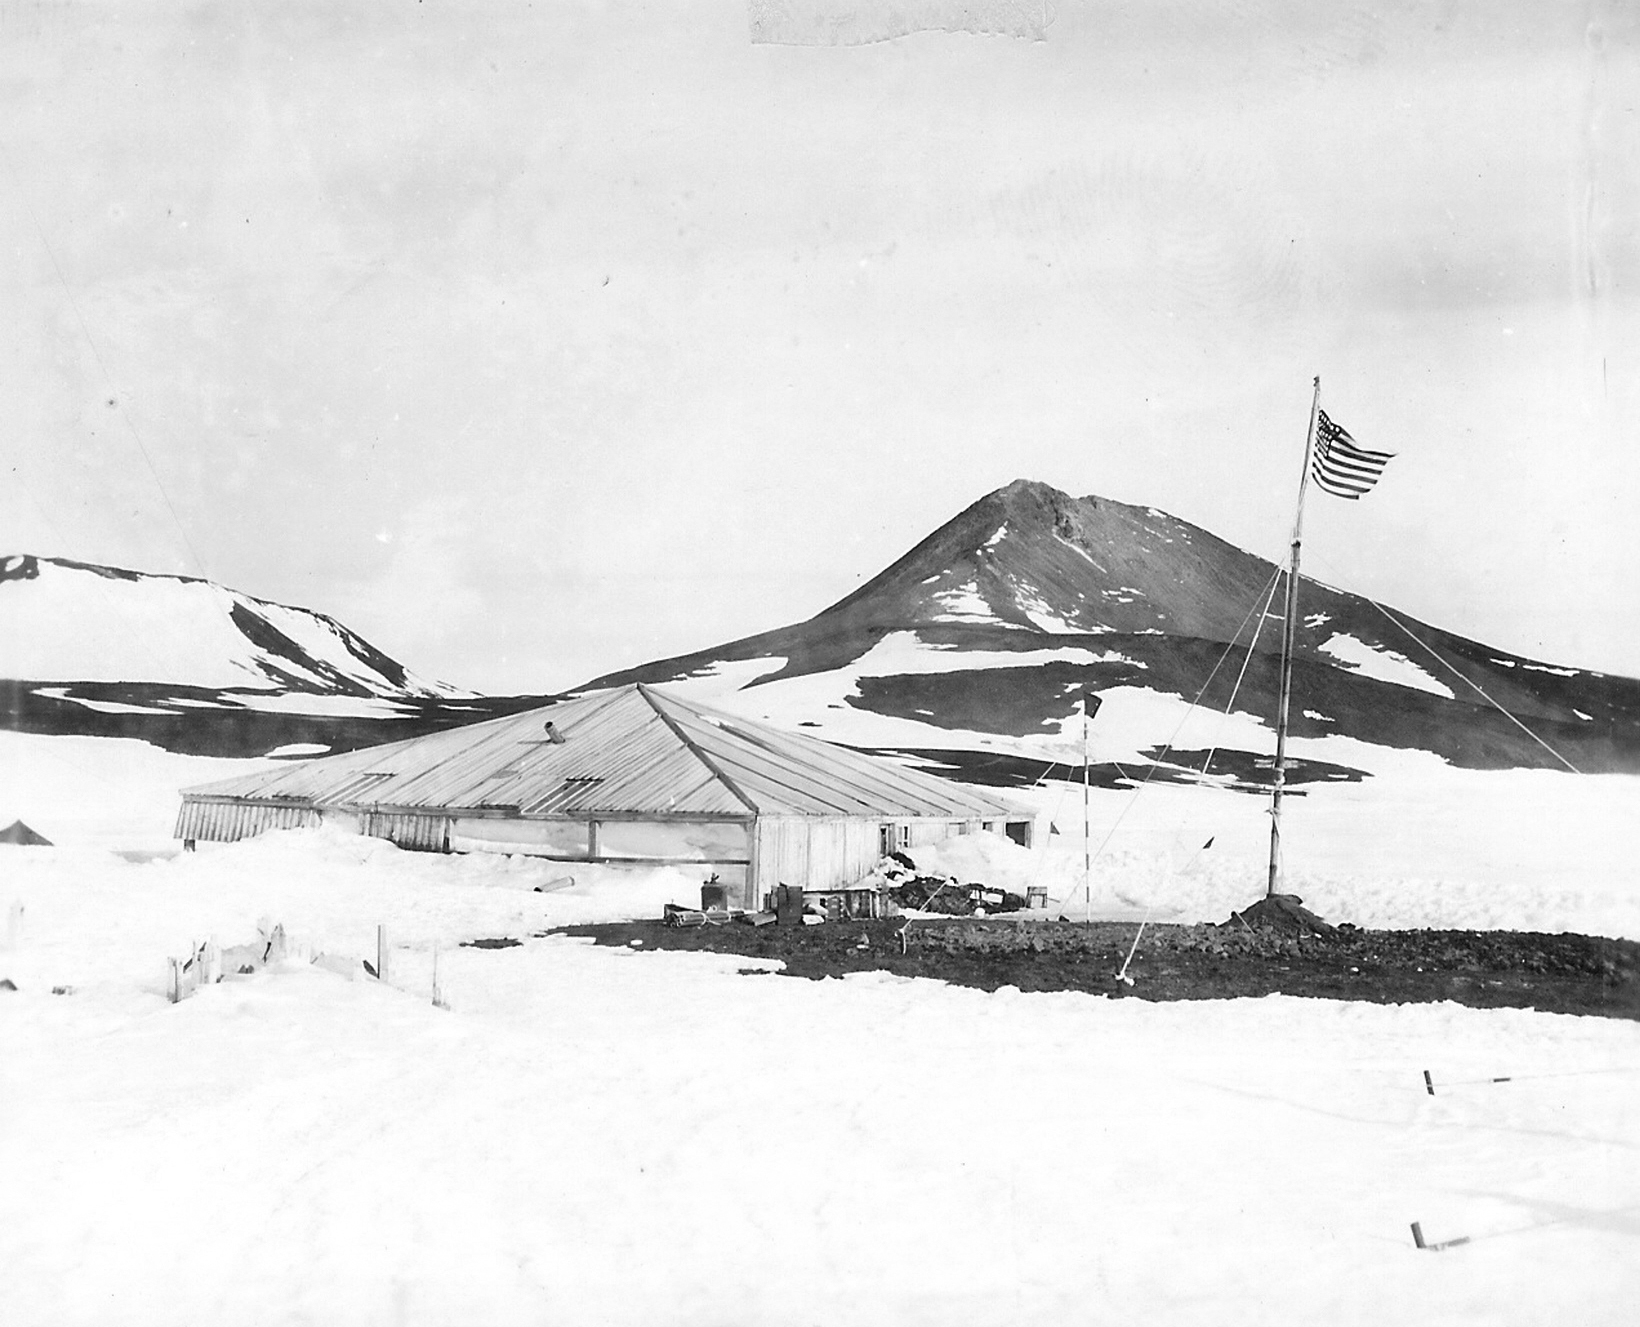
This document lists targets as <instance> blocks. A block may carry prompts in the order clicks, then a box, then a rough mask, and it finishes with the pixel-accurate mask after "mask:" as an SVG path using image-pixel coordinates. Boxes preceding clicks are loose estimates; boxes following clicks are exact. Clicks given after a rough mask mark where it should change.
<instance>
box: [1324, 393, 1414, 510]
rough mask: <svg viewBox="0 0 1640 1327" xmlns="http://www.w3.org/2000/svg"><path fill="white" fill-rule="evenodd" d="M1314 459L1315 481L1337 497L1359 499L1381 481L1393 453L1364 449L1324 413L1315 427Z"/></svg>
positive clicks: (1392, 457)
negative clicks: (1380, 477)
mask: <svg viewBox="0 0 1640 1327" xmlns="http://www.w3.org/2000/svg"><path fill="white" fill-rule="evenodd" d="M1315 444H1316V445H1315V457H1314V459H1313V460H1312V461H1311V462H1310V473H1311V474H1312V475H1314V476H1315V482H1316V483H1317V484H1319V485H1320V486H1321V487H1322V488H1324V489H1325V490H1326V491H1327V492H1329V493H1331V494H1332V495H1333V496H1334V497H1338V498H1350V499H1355V498H1359V497H1360V496H1361V495H1362V494H1363V493H1366V492H1368V491H1369V490H1370V489H1371V488H1372V486H1373V485H1374V484H1376V483H1377V482H1378V476H1379V475H1381V474H1383V473H1384V467H1385V466H1386V465H1388V464H1389V463H1390V461H1391V460H1393V459H1394V457H1395V453H1394V452H1375V451H1369V450H1368V449H1367V448H1365V447H1363V446H1362V445H1361V444H1360V443H1358V442H1357V441H1356V440H1355V439H1354V438H1352V437H1350V435H1349V434H1348V433H1347V432H1345V431H1344V430H1343V429H1341V428H1339V426H1338V425H1337V424H1335V423H1333V422H1332V420H1330V419H1328V418H1327V412H1326V411H1325V410H1323V411H1321V412H1320V414H1319V416H1318V418H1317V419H1316V425H1315Z"/></svg>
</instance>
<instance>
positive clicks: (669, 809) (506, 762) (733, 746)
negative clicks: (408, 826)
mask: <svg viewBox="0 0 1640 1327" xmlns="http://www.w3.org/2000/svg"><path fill="white" fill-rule="evenodd" d="M183 796H184V797H187V798H202V797H203V798H242V799H249V800H257V801H263V800H277V801H294V802H300V803H307V804H310V805H314V804H316V805H323V806H356V807H362V808H372V807H403V808H409V809H417V810H440V811H443V810H497V811H512V812H515V813H517V814H520V815H526V816H536V815H569V816H574V815H589V814H595V813H599V812H603V813H606V814H618V813H626V814H633V813H638V814H650V815H669V814H670V815H701V816H727V817H736V816H748V815H752V814H762V815H833V816H838V815H840V816H889V817H893V816H936V817H949V818H952V819H971V818H976V819H1003V818H1018V817H1019V816H1021V815H1023V814H1026V813H1025V812H1023V811H1022V810H1021V809H1020V808H1019V807H1017V806H1014V805H1013V804H1012V803H1009V802H1007V801H1004V800H1003V799H1001V798H999V797H995V796H993V795H991V794H989V793H986V792H981V791H980V790H978V789H974V788H970V787H967V786H965V785H963V784H959V783H952V782H949V781H948V780H945V779H941V778H937V777H935V776H933V775H930V774H922V773H919V772H918V771H915V770H909V769H905V768H902V767H901V766H899V765H895V764H892V763H890V762H889V761H886V760H881V759H878V758H877V757H875V756H867V755H862V754H860V753H859V752H857V751H850V750H848V749H847V748H846V747H840V746H836V745H834V744H832V743H830V742H824V741H821V740H820V739H818V738H814V737H807V736H802V735H799V734H796V733H789V732H786V731H784V730H782V729H779V728H775V727H773V726H771V725H769V724H764V723H757V722H755V721H753V720H750V719H742V718H739V717H737V716H735V715H730V714H724V713H722V712H720V711H717V710H712V709H708V708H707V707H706V706H704V705H697V704H695V703H693V702H691V701H685V700H683V699H681V698H679V697H677V696H673V695H668V694H666V693H664V692H661V691H657V690H656V689H654V688H653V687H649V686H645V685H643V684H641V683H640V684H638V685H634V686H627V687H621V688H618V689H616V690H613V691H605V692H598V693H595V694H593V695H588V696H582V697H580V698H578V699H575V700H568V701H562V702H560V703H559V704H556V705H549V706H547V707H545V708H543V709H536V710H529V711H526V712H525V713H522V714H513V715H508V716H507V717H506V718H503V719H490V720H486V721H485V722H483V723H475V724H468V725H466V726H464V727H461V728H451V729H447V730H445V731H444V732H439V733H430V734H428V735H427V736H425V737H413V738H409V739H408V740H406V741H402V742H390V743H388V744H387V745H385V746H378V747H370V748H367V749H365V750H362V751H349V752H346V753H345V754H343V755H338V756H325V757H321V758H319V759H317V760H305V761H301V762H299V763H292V764H287V765H282V766H280V767H278V768H276V769H271V770H266V771H262V772H259V773H255V774H244V775H240V776H238V777H237V778H232V779H226V780H223V781H222V782H219V783H209V784H204V785H202V786H200V787H196V788H187V789H184V790H183Z"/></svg>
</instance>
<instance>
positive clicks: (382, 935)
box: [376, 923, 387, 981]
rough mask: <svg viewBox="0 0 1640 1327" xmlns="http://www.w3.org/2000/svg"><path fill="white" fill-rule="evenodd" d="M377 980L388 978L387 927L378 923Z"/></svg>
mask: <svg viewBox="0 0 1640 1327" xmlns="http://www.w3.org/2000/svg"><path fill="white" fill-rule="evenodd" d="M376 980H377V981H386V980H387V927H386V926H384V925H382V924H381V923H377V925H376Z"/></svg>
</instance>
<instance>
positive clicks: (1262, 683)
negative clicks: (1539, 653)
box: [589, 480, 1640, 780]
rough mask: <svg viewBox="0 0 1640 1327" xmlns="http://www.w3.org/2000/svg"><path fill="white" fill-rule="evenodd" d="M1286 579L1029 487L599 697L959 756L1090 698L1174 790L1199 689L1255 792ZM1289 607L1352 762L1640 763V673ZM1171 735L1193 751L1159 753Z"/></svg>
mask: <svg viewBox="0 0 1640 1327" xmlns="http://www.w3.org/2000/svg"><path fill="white" fill-rule="evenodd" d="M1283 586H1284V581H1283V580H1282V578H1280V577H1279V576H1278V575H1277V571H1276V568H1275V567H1274V566H1273V565H1272V564H1271V563H1269V562H1267V561H1266V560H1264V559H1262V558H1259V557H1255V556H1253V555H1252V554H1250V553H1247V552H1244V551H1243V550H1241V549H1239V548H1236V547H1234V546H1233V545H1231V544H1229V543H1226V542H1225V541H1224V540H1222V539H1219V538H1217V537H1216V536H1214V535H1213V534H1211V533H1209V532H1208V531H1206V530H1202V529H1200V528H1198V527H1196V526H1194V525H1191V524H1190V523H1189V522H1187V521H1183V520H1180V519H1178V518H1176V517H1173V516H1169V515H1168V514H1167V513H1165V512H1161V511H1158V510H1156V509H1155V508H1151V507H1136V506H1131V505H1128V504H1126V503H1120V502H1113V501H1111V500H1109V499H1106V498H1101V497H1097V496H1091V495H1090V496H1087V497H1081V498H1073V497H1070V496H1069V495H1067V494H1065V493H1061V492H1060V491H1059V490H1057V489H1054V488H1051V487H1049V486H1048V485H1046V484H1041V483H1034V482H1030V481H1025V480H1020V481H1016V482H1015V483H1012V484H1009V485H1008V486H1007V487H1005V488H1001V489H998V490H997V491H996V492H994V493H990V494H987V495H986V496H985V497H984V498H981V499H980V500H979V501H978V502H976V503H974V504H973V505H972V506H971V507H969V508H968V509H967V510H966V511H963V512H961V513H959V514H958V515H957V516H955V517H953V518H952V519H951V520H950V521H948V522H947V523H946V524H945V525H943V526H941V527H940V528H939V529H938V530H936V531H934V532H933V533H932V534H930V535H929V536H928V537H927V538H925V539H923V540H922V541H920V542H919V543H918V544H916V546H915V547H913V548H912V549H911V550H910V551H909V552H907V553H906V554H905V555H904V556H903V557H901V558H900V559H898V560H897V561H896V562H894V563H893V565H891V566H889V567H888V568H886V569H885V570H884V571H882V572H881V573H880V574H878V575H877V576H875V577H873V578H872V579H871V580H870V581H868V582H867V583H866V584H865V585H863V586H861V587H860V589H859V590H857V591H855V592H854V593H853V594H851V595H849V596H848V597H847V598H845V599H842V600H840V601H839V602H838V603H836V604H833V605H832V606H831V607H830V608H827V609H826V610H824V611H823V612H821V613H818V614H816V615H815V616H814V617H812V618H810V619H809V620H808V621H806V622H801V623H797V624H794V625H792V626H787V627H781V628H778V629H776V630H772V631H767V632H764V633H761V634H759V635H756V636H750V637H747V638H745V639H742V640H738V641H732V642H729V643H727V644H724V645H720V646H716V647H714V648H711V649H705V650H700V651H697V652H695V653H693V654H690V655H686V656H680V657H677V658H672V659H662V660H658V661H656V662H653V663H650V664H647V665H644V666H642V667H639V668H634V669H628V670H625V671H623V672H621V673H617V674H612V675H609V676H607V677H604V678H600V679H597V680H596V681H594V682H593V683H591V684H589V685H590V686H600V685H606V684H613V683H619V682H627V681H633V680H637V681H646V682H651V683H668V682H676V683H681V684H683V685H686V686H688V687H690V688H692V689H694V690H695V691H697V693H699V694H701V696H702V698H703V699H710V700H711V702H712V703H713V704H716V705H719V706H722V707H723V708H726V709H737V708H743V709H745V710H746V712H748V713H753V712H761V713H764V714H767V715H769V716H770V717H773V716H774V715H776V714H779V715H780V717H781V718H782V719H783V720H784V721H785V722H788V723H794V724H802V725H804V726H806V727H809V728H812V729H813V730H815V732H816V733H817V734H818V735H819V736H823V737H829V738H833V739H835V740H839V741H845V742H856V743H859V744H862V745H876V746H892V747H897V748H902V749H905V748H914V749H919V750H924V751H937V750H951V749H956V750H959V751H963V752H967V753H970V755H972V754H981V755H983V754H985V752H986V749H987V748H991V749H993V750H1003V749H1006V750H1009V751H1013V752H1015V753H1023V754H1027V755H1029V754H1041V753H1042V752H1043V751H1045V750H1046V748H1047V747H1050V746H1056V745H1060V744H1061V741H1060V739H1061V738H1062V736H1063V735H1064V730H1065V728H1066V725H1067V722H1068V721H1071V720H1072V719H1073V716H1074V715H1075V714H1076V712H1077V704H1078V701H1079V700H1080V698H1081V696H1082V695H1083V694H1084V693H1085V692H1093V693H1096V694H1098V695H1099V696H1101V697H1102V698H1103V699H1104V701H1105V708H1104V709H1103V710H1101V712H1100V714H1099V716H1098V719H1097V721H1096V723H1095V739H1096V741H1098V742H1101V743H1103V745H1104V746H1105V747H1106V748H1108V749H1111V750H1116V749H1120V750H1121V751H1122V752H1123V753H1125V754H1124V755H1123V756H1122V759H1123V760H1124V761H1125V762H1127V764H1128V766H1129V767H1131V766H1133V765H1135V764H1137V765H1139V766H1145V765H1146V762H1148V761H1152V760H1157V761H1161V762H1162V763H1164V764H1166V765H1168V767H1169V777H1181V776H1184V774H1185V773H1186V771H1187V770H1188V767H1189V766H1190V765H1191V760H1190V758H1189V757H1190V755H1191V754H1192V751H1191V743H1192V741H1195V742H1196V743H1197V749H1196V751H1195V753H1194V754H1196V755H1197V756H1198V757H1199V756H1205V754H1206V751H1205V748H1206V746H1207V745H1209V744H1208V743H1206V742H1201V741H1199V740H1198V739H1196V738H1192V737H1189V736H1187V737H1185V738H1182V739H1181V738H1179V737H1177V736H1176V735H1175V733H1174V728H1175V720H1176V719H1177V718H1178V717H1179V716H1180V715H1181V714H1182V712H1183V710H1184V708H1185V706H1186V703H1187V702H1188V701H1190V700H1192V699H1194V698H1195V697H1196V696H1197V695H1198V693H1201V694H1202V701H1203V705H1204V706H1205V708H1206V709H1207V710H1208V711H1213V710H1223V709H1225V708H1226V707H1230V708H1232V709H1233V711H1234V714H1235V716H1236V717H1235V720H1234V722H1233V723H1232V725H1231V727H1232V734H1231V737H1230V739H1229V740H1227V741H1226V742H1225V743H1224V747H1225V748H1228V749H1229V751H1231V752H1232V753H1233V754H1232V755H1231V756H1229V757H1224V758H1223V759H1225V760H1226V761H1227V763H1226V764H1224V765H1223V766H1222V767H1221V766H1220V765H1215V766H1214V768H1213V770H1212V771H1210V773H1212V772H1218V771H1219V770H1220V769H1221V768H1223V769H1225V770H1228V771H1231V772H1233V773H1235V774H1236V775H1237V776H1238V777H1242V778H1243V779H1244V780H1245V779H1246V777H1247V775H1248V774H1249V772H1251V771H1252V770H1254V769H1255V768H1256V764H1255V762H1256V760H1258V759H1261V758H1262V759H1264V760H1266V761H1267V760H1268V757H1269V755H1270V752H1271V749H1272V747H1273V744H1274V733H1273V730H1272V720H1273V716H1274V714H1275V710H1276V697H1277V693H1278V691H1279V658H1280V636H1281V617H1282V602H1283V595H1282V591H1283ZM1299 602H1300V609H1301V621H1300V623H1299V627H1298V631H1297V639H1296V652H1295V666H1294V689H1293V697H1294V704H1293V708H1292V714H1291V722H1290V729H1289V732H1290V734H1291V735H1292V736H1293V737H1295V738H1297V739H1299V740H1300V741H1301V742H1304V741H1309V742H1313V743H1319V744H1321V746H1324V747H1330V748H1333V749H1335V750H1345V751H1346V754H1347V748H1341V747H1340V745H1339V744H1340V743H1341V742H1344V743H1353V744H1354V748H1353V751H1354V755H1355V756H1357V757H1359V758H1358V759H1351V760H1341V761H1339V763H1340V764H1342V765H1344V766H1347V767H1348V769H1353V770H1358V771H1370V770H1371V769H1372V768H1373V767H1374V764H1375V759H1376V758H1375V757H1374V756H1373V754H1372V752H1373V750H1389V751H1391V752H1393V751H1395V750H1396V749H1400V750H1406V751H1423V752H1429V753H1432V754H1433V755H1436V756H1438V757H1440V758H1441V759H1442V760H1445V761H1448V762H1450V763H1452V764H1455V765H1460V766H1464V767H1467V768H1472V769H1499V768H1510V767H1523V766H1524V767H1547V768H1564V766H1562V765H1561V763H1560V761H1559V760H1558V759H1557V757H1555V756H1553V755H1551V754H1550V753H1549V751H1548V750H1547V749H1546V748H1545V746H1544V745H1542V744H1540V742H1539V740H1538V739H1540V738H1541V739H1542V741H1543V742H1547V743H1548V744H1549V745H1550V746H1552V747H1554V748H1555V750H1556V751H1559V752H1560V753H1561V754H1562V755H1564V756H1565V757H1566V758H1567V760H1569V761H1570V763H1571V764H1572V765H1574V766H1576V767H1577V768H1578V769H1582V770H1589V771H1608V772H1616V771H1626V772H1636V771H1640V681H1635V680H1633V679H1629V678H1620V677H1610V676H1606V675H1603V674H1600V673H1594V672H1589V671H1586V670H1580V669H1575V668H1562V667H1557V666H1555V665H1553V664H1546V663H1541V662H1538V661H1535V660H1531V659H1526V658H1523V657H1520V656H1517V655H1513V654H1510V653H1508V652H1507V651H1503V650H1499V649H1495V648H1493V647H1490V646H1487V645H1483V644H1480V643H1479V642H1476V641H1472V640H1468V639H1466V638H1464V637H1461V636H1458V635H1456V634H1454V633H1452V632H1448V631H1444V630H1442V629H1441V628H1439V627H1436V626H1433V625H1430V624H1428V623H1423V622H1419V621H1418V620H1416V619H1414V618H1412V617H1410V616H1408V615H1406V614H1403V613H1400V612H1397V611H1395V610H1393V609H1391V610H1386V609H1382V608H1380V607H1379V606H1377V605H1376V604H1374V603H1372V602H1370V601H1369V600H1367V599H1364V598H1362V597H1361V596H1359V595H1355V594H1351V593H1349V592H1347V591H1344V590H1339V589H1335V588H1333V587H1330V586H1327V585H1323V584H1320V583H1319V582H1316V581H1311V580H1304V581H1303V582H1302V583H1301V586H1300V598H1299ZM1261 624H1262V625H1261ZM1426 647H1428V648H1426ZM1431 651H1433V652H1431ZM1466 679H1467V680H1466ZM1472 684H1473V685H1472ZM1204 688H1205V691H1204ZM1483 691H1484V693H1485V695H1483V694H1482V692H1483ZM1232 692H1233V693H1234V703H1233V705H1232V703H1231V702H1232ZM1488 696H1489V697H1491V698H1492V700H1495V701H1496V702H1498V704H1499V705H1501V706H1503V707H1505V708H1507V709H1508V710H1509V711H1510V712H1511V713H1513V714H1514V715H1516V716H1518V717H1519V718H1520V719H1521V720H1522V722H1523V723H1524V724H1525V725H1526V726H1527V727H1529V728H1530V729H1531V733H1530V734H1528V733H1527V732H1526V731H1524V730H1523V729H1522V728H1521V727H1520V726H1518V725H1517V724H1516V723H1515V722H1514V721H1513V720H1512V719H1510V718H1508V717H1507V716H1505V715H1504V714H1503V713H1502V712H1500V710H1499V709H1497V708H1495V707H1494V706H1493V705H1492V703H1491V702H1490V701H1489V700H1488V699H1487V698H1486V697H1488ZM1113 702H1116V703H1113ZM1113 724H1114V725H1115V729H1114V730H1113V727H1112V725H1113ZM1201 726H1202V725H1201V723H1200V722H1197V723H1196V725H1195V727H1196V728H1197V729H1198V730H1199V729H1200V728H1201ZM1169 743H1171V745H1172V748H1173V752H1174V753H1177V752H1181V751H1182V752H1183V753H1184V754H1183V755H1182V756H1181V755H1177V754H1171V755H1169V756H1163V755H1161V754H1159V753H1161V751H1162V749H1163V748H1164V747H1165V746H1168V744H1169ZM1316 750H1317V751H1318V752H1319V750H1320V748H1319V747H1318V748H1316ZM1323 758H1325V759H1334V757H1323ZM1195 763H1196V764H1197V765H1198V766H1199V765H1200V763H1201V762H1200V759H1199V758H1198V759H1197V760H1196V762H1195ZM961 765H962V768H963V769H964V771H965V773H966V774H967V775H968V776H970V777H979V778H988V777H993V776H995V775H996V773H997V770H998V767H997V766H996V765H995V764H994V763H993V764H992V765H991V766H990V770H991V774H990V775H986V774H984V773H981V772H980V771H981V764H980V763H979V762H976V761H975V760H973V759H970V758H967V757H964V758H963V760H962V761H961ZM1141 772H1143V770H1142V769H1141ZM1298 777H1299V778H1300V779H1301V780H1302V779H1304V778H1305V777H1307V776H1306V774H1305V773H1304V772H1302V771H1301V772H1300V773H1299V775H1298Z"/></svg>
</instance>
